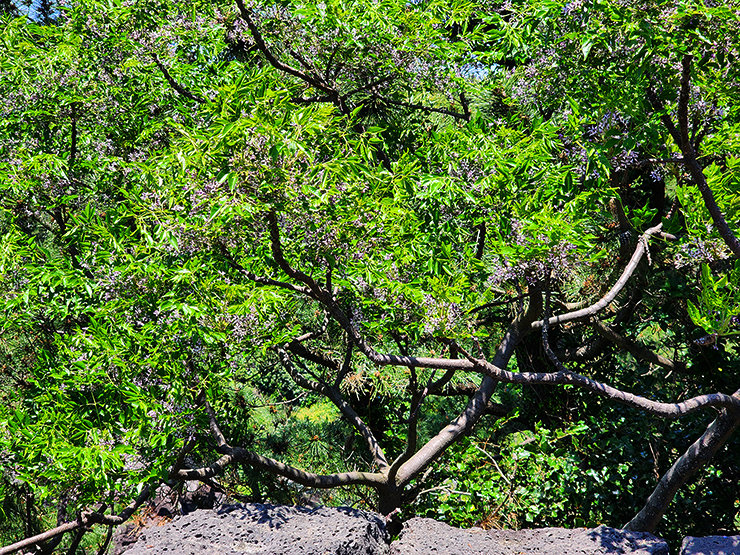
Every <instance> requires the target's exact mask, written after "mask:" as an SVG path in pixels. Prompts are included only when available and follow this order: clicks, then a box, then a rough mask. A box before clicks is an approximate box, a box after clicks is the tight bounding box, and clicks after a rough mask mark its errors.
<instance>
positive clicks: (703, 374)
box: [0, 0, 740, 553]
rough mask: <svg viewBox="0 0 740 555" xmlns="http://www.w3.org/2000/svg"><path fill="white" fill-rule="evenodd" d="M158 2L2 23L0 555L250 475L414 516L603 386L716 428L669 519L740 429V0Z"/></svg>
mask: <svg viewBox="0 0 740 555" xmlns="http://www.w3.org/2000/svg"><path fill="white" fill-rule="evenodd" d="M144 4H145V3H141V4H139V3H133V4H132V5H128V4H126V5H120V6H113V7H111V6H109V5H105V6H103V5H98V4H96V3H95V2H85V3H80V4H79V5H76V6H74V7H71V8H62V10H61V12H60V16H59V19H58V21H57V22H56V24H55V25H53V26H49V25H47V26H41V25H36V24H33V23H30V22H28V21H27V20H24V19H16V20H12V21H11V20H9V21H8V24H7V25H6V27H5V29H4V31H3V35H4V41H3V43H2V44H3V46H2V54H1V57H2V60H3V66H2V67H3V74H2V82H1V84H0V87H2V90H3V99H4V109H3V113H4V117H3V135H2V137H3V139H2V141H3V142H2V147H1V148H2V158H3V162H2V172H3V179H2V183H3V185H2V187H3V202H2V207H3V212H2V220H1V221H2V224H1V225H2V233H3V242H2V245H3V249H2V257H1V258H0V275H2V276H3V280H2V286H1V288H0V299H1V300H2V306H3V310H4V313H5V320H4V323H3V326H2V328H1V330H2V335H1V336H0V337H1V338H2V345H3V351H2V357H3V362H2V364H3V365H4V372H5V373H4V375H3V380H4V381H3V382H2V387H3V396H4V397H3V404H2V411H3V419H2V422H3V424H1V425H0V457H2V460H3V462H4V466H5V467H6V468H7V470H6V471H5V473H4V475H3V481H2V489H0V498H3V499H4V500H5V502H4V505H3V507H5V509H3V510H4V511H5V512H6V514H11V513H12V512H13V511H17V512H18V514H19V516H18V517H16V518H15V520H14V522H20V523H22V524H24V526H25V529H23V530H17V531H16V530H8V531H7V532H3V533H4V534H8V535H10V534H18V535H19V536H24V537H29V538H30V539H28V540H26V541H25V543H24V542H21V543H17V544H14V545H13V546H11V547H9V548H7V549H6V550H3V551H0V552H2V553H5V552H11V551H13V550H18V549H21V548H22V547H23V546H28V545H32V544H40V542H47V543H46V544H44V546H43V547H42V549H43V550H44V551H46V552H51V551H53V550H54V549H56V548H57V547H58V545H59V544H60V542H61V541H62V534H63V533H64V532H72V531H74V532H75V535H74V536H73V538H72V539H71V540H70V541H71V542H72V544H71V547H69V551H71V552H73V551H74V550H75V549H76V548H77V546H78V544H79V543H80V542H82V541H83V540H84V534H85V532H86V530H87V528H86V526H87V525H89V524H92V523H103V524H107V525H109V526H111V527H112V526H115V525H117V524H119V523H121V522H123V521H125V520H126V519H127V518H129V517H130V515H131V514H132V513H133V512H134V511H135V510H136V508H138V507H139V506H141V504H142V503H144V502H145V501H146V500H147V498H148V496H149V494H150V492H151V491H153V490H154V489H156V486H157V485H158V484H159V483H161V482H168V483H170V484H176V483H177V482H178V481H181V480H187V479H197V480H202V481H207V482H209V483H211V484H212V485H214V487H216V486H218V487H223V486H226V485H227V484H234V487H235V488H236V489H237V491H238V492H241V493H246V492H249V497H250V498H252V499H257V498H260V497H261V495H262V494H263V492H262V489H264V488H267V489H268V490H269V491H270V493H272V494H273V495H278V494H279V492H280V490H281V488H285V487H286V486H285V484H286V482H284V481H283V482H281V481H277V482H271V481H270V479H269V478H267V477H266V475H265V474H263V473H258V474H255V473H254V470H255V469H256V470H259V471H267V473H269V474H272V475H275V476H278V477H280V478H281V479H283V480H287V481H289V482H290V483H293V484H299V485H302V486H304V487H306V488H319V489H331V488H335V487H338V486H353V485H355V486H356V485H359V486H365V487H366V488H369V489H370V490H372V491H374V493H375V495H376V500H377V505H376V508H377V509H378V510H379V511H380V512H381V513H382V514H384V515H387V516H389V518H391V517H393V516H394V515H395V514H396V513H397V512H398V510H399V509H401V508H403V507H407V506H409V504H411V503H413V502H414V500H415V499H418V496H419V494H420V492H421V491H422V490H424V489H425V488H426V489H430V488H429V487H428V486H429V485H430V483H432V484H433V480H434V476H433V471H434V464H435V462H436V461H438V460H440V459H441V458H443V457H444V456H445V454H446V453H449V451H450V450H451V449H452V448H453V447H454V446H455V445H456V444H459V443H460V442H466V441H469V440H468V437H469V436H470V434H471V433H473V430H474V428H475V427H476V426H478V428H479V429H480V424H481V422H484V421H485V422H486V423H487V424H488V425H494V424H492V422H493V421H495V419H496V418H500V417H503V416H505V415H507V414H509V415H511V414H512V413H513V411H514V408H515V406H516V405H519V406H527V407H528V408H529V410H530V411H531V412H532V415H531V417H530V418H529V419H527V418H524V417H520V418H518V419H517V420H518V424H517V426H518V429H508V428H507V429H505V430H504V428H501V429H502V430H503V431H502V432H501V433H502V434H511V432H512V431H520V430H521V428H522V427H525V428H526V427H529V428H534V429H537V430H539V429H542V428H541V427H540V424H538V423H537V422H538V421H545V420H549V424H548V426H549V427H550V428H551V429H552V431H551V432H547V433H553V434H556V435H557V433H558V430H561V429H563V428H564V426H565V424H566V423H567V422H565V420H566V419H565V418H564V417H560V416H558V415H560V414H563V412H564V410H565V409H564V407H565V406H566V405H567V404H568V403H569V402H570V401H571V399H573V398H576V397H575V396H576V395H577V394H576V393H573V391H574V390H575V389H581V390H583V391H584V392H585V393H584V394H583V395H581V396H580V397H577V399H578V403H579V404H580V411H581V412H582V413H583V414H582V415H579V416H580V418H582V421H584V422H585V420H586V417H587V416H588V417H589V418H591V419H592V420H591V422H593V423H594V425H593V427H592V428H589V426H588V425H586V424H581V425H579V426H580V428H579V429H580V430H581V431H580V432H579V433H586V431H585V430H589V432H588V433H589V434H592V435H593V436H596V435H597V434H598V433H599V430H598V428H599V426H602V427H604V428H607V427H608V426H606V424H607V422H606V420H605V419H604V418H603V417H600V418H601V419H600V418H599V417H596V416H594V415H593V414H592V413H591V412H590V411H592V410H594V409H591V408H589V407H595V406H596V407H600V406H602V405H601V404H599V402H598V401H597V400H596V399H595V398H596V397H598V396H601V397H605V398H606V399H607V400H608V401H609V402H611V403H623V404H625V405H626V406H628V407H631V409H634V410H635V411H642V412H641V413H639V414H648V415H651V416H653V417H658V418H669V419H673V418H678V417H681V422H682V423H683V422H685V421H687V420H688V423H686V424H677V425H676V427H674V428H672V429H673V430H674V432H672V433H674V434H675V435H676V436H681V437H682V441H688V438H689V437H692V439H693V438H695V437H697V435H699V437H698V439H696V441H694V443H693V444H691V445H690V447H688V449H686V450H685V452H684V454H683V455H681V456H674V457H673V460H671V461H667V460H664V461H663V462H662V463H661V461H660V458H659V457H657V456H656V457H655V468H656V470H655V472H656V473H657V472H658V468H659V467H660V466H661V464H664V465H665V464H670V463H672V466H670V468H669V469H667V471H666V468H662V469H661V472H662V473H663V476H662V478H661V479H660V480H659V481H658V484H657V486H656V487H655V490H654V492H653V494H652V495H650V496H649V498H648V499H647V502H646V503H645V504H644V507H643V508H642V510H639V512H638V513H637V515H636V516H634V518H632V519H631V520H630V521H629V523H627V527H629V528H631V529H635V530H648V531H653V530H655V529H656V526H657V524H658V522H659V521H660V519H661V518H662V516H663V514H664V513H665V511H666V509H667V508H668V506H669V504H670V503H671V501H672V499H673V498H674V495H675V494H676V492H677V490H678V489H679V488H680V487H682V486H683V485H685V484H686V483H687V481H688V480H689V479H690V478H691V477H692V476H693V475H695V473H696V472H698V471H699V470H700V469H701V468H702V467H704V466H705V465H706V464H707V463H708V461H709V460H710V459H711V458H712V456H713V455H715V454H716V453H718V452H719V451H720V450H721V449H722V448H723V446H725V444H726V443H727V442H728V440H729V438H730V436H731V434H732V432H733V431H734V429H735V428H736V427H737V426H738V424H740V391H735V389H736V388H737V384H736V382H735V381H734V376H735V375H736V374H735V372H736V371H737V370H738V369H737V368H736V364H737V362H736V357H735V349H736V348H737V342H736V340H735V339H734V334H735V333H736V331H735V330H736V317H737V315H738V309H737V307H738V299H737V294H736V293H735V291H736V290H737V285H738V279H739V278H740V274H738V272H740V270H738V269H733V263H734V259H735V258H736V257H737V256H738V254H740V249H739V248H738V243H737V239H736V236H735V230H736V227H737V218H738V215H737V210H738V205H737V202H736V199H737V194H738V177H737V175H738V172H737V171H736V169H737V165H738V154H737V153H738V148H739V146H740V145H738V143H737V136H738V133H737V126H738V113H737V107H736V106H735V103H734V102H733V98H734V95H736V90H735V89H736V83H737V77H738V76H737V70H736V69H735V64H734V61H735V58H736V56H737V55H738V54H737V43H736V42H735V41H736V37H737V36H738V34H737V33H736V32H733V31H735V30H737V26H738V13H737V8H736V7H735V6H734V5H733V6H727V5H723V6H721V7H716V6H715V7H708V6H705V5H699V4H696V5H695V4H693V3H691V2H688V3H685V4H680V5H677V6H667V5H665V4H660V3H655V4H652V3H648V4H644V5H640V6H637V5H627V6H623V5H620V4H616V3H612V2H594V3H590V4H589V5H588V6H584V5H582V4H577V3H569V4H565V5H563V4H562V3H556V2H541V1H532V2H520V3H516V4H510V3H509V4H506V5H501V6H498V5H493V6H489V5H485V4H483V3H480V4H479V3H476V2H469V3H456V4H454V5H450V3H448V2H442V1H430V2H419V3H412V4H407V3H405V2H393V1H387V2H382V3H374V2H364V1H358V2H351V3H348V2H341V3H340V2H329V3H319V4H315V5H314V4H312V3H308V4H301V3H292V2H291V3H287V4H275V5H274V4H268V3H265V4H259V3H255V4H249V5H248V4H245V3H243V2H242V1H241V0H239V1H237V3H236V5H232V4H229V3H225V4H213V3H207V4H205V3H204V4H200V3H196V4H192V3H188V4H185V3H178V2H176V3H172V2H169V3H155V4H156V5H152V3H151V2H149V3H146V5H144ZM153 14H156V15H153ZM728 37H729V38H728ZM702 264H703V265H702ZM651 320H652V321H653V322H654V323H655V324H656V327H651V326H650V325H648V324H650V323H651V322H650V321H651ZM700 330H701V331H700ZM701 336H703V337H701ZM715 348H716V349H715ZM671 351H672V353H671ZM640 361H646V362H647V363H649V364H650V365H651V368H652V372H651V374H650V375H649V377H647V378H646V377H645V376H642V375H641V374H643V373H644V372H643V370H644V369H645V368H644V366H642V365H641V362H640ZM722 368H724V369H727V370H728V371H727V372H721V371H720V369H722ZM655 369H666V370H667V372H668V373H667V375H666V376H663V375H661V376H657V375H656V374H655V372H656V370H655ZM661 371H662V370H661ZM671 375H673V376H675V377H671V378H670V379H669V376H671ZM507 384H513V385H517V384H518V385H521V386H522V388H520V389H511V388H509V387H507ZM542 387H544V388H545V389H542ZM574 388H575V389H574ZM733 391H734V393H733ZM530 392H533V393H534V394H535V395H539V396H540V397H539V399H540V402H539V403H538V405H537V406H534V405H533V404H531V403H530V404H528V401H527V396H528V395H530ZM707 392H709V393H707ZM322 400H323V401H322ZM279 403H284V405H279ZM246 405H252V406H255V405H266V407H259V406H256V407H254V408H253V410H252V411H251V412H250V411H248V410H245V406H246ZM278 406H285V407H289V408H290V410H291V411H292V410H296V411H300V410H303V409H309V410H308V413H309V414H313V415H314V416H315V415H316V414H320V413H321V411H328V413H329V414H334V415H336V416H332V417H330V418H327V419H325V420H324V421H323V422H324V423H325V427H324V428H323V429H322V428H321V426H319V425H318V424H311V423H310V422H311V421H310V420H309V421H308V423H306V421H303V420H301V421H299V420H297V419H296V418H291V417H290V415H289V414H287V412H286V413H285V414H284V415H283V412H281V411H283V410H285V411H287V409H279V408H277V407H278ZM440 407H443V408H444V410H445V411H449V414H450V415H453V414H454V415H453V416H449V415H448V417H447V418H446V419H445V418H438V417H437V416H436V415H435V412H437V411H436V409H438V408H440ZM712 408H713V409H715V410H716V411H717V415H716V417H715V418H714V420H713V421H712V422H710V423H709V424H708V425H707V423H706V422H704V421H702V420H701V419H697V418H695V416H696V415H697V414H698V413H700V412H701V411H703V410H705V409H712ZM262 409H267V412H266V414H265V413H264V412H260V411H261V410H262ZM332 411H333V412H332ZM453 411H454V412H453ZM275 414H281V415H283V416H281V421H280V422H278V423H276V418H275V417H274V416H271V415H275ZM631 414H633V412H632V411H631ZM558 418H559V419H560V422H557V420H558ZM260 419H261V420H260ZM568 419H570V420H571V421H572V418H571V417H570V416H568ZM510 420H511V419H508V420H506V422H509V421H510ZM502 422H503V420H502ZM312 426H317V427H312ZM326 426H334V427H333V428H331V429H332V430H333V433H334V434H336V435H338V436H339V437H342V438H346V439H345V440H344V442H343V447H341V449H342V452H343V453H345V454H346V455H347V456H346V460H344V459H345V457H341V456H337V455H336V451H337V450H339V449H340V446H339V444H340V443H342V442H339V441H336V442H334V443H332V442H331V441H329V440H325V439H324V438H322V437H320V435H319V434H318V433H316V434H314V433H313V432H314V431H318V430H322V433H326V432H327V429H328V428H327V427H326ZM700 427H702V428H704V431H703V432H697V431H696V430H697V429H698V428H700ZM309 430H310V431H309ZM675 430H678V431H675ZM629 433H630V434H634V435H635V436H636V437H638V438H642V439H643V441H648V442H649V441H650V438H647V437H646V436H647V435H648V434H649V433H651V432H650V430H646V431H644V432H643V430H642V429H634V428H632V429H630V430H629ZM353 434H354V435H356V436H357V437H358V439H359V438H361V440H362V441H361V442H360V443H359V444H355V443H354V440H353ZM689 434H694V435H693V436H690V435H689ZM566 435H567V434H566ZM303 436H305V440H306V443H307V445H308V446H307V447H306V448H305V449H303V452H301V453H299V454H295V453H291V451H290V448H289V447H288V444H287V443H288V440H286V439H285V438H286V437H288V438H290V437H293V438H298V437H303ZM661 437H667V435H666V436H661ZM473 445H475V444H473ZM650 445H651V448H652V443H651V444H650ZM332 449H334V453H332ZM669 454H670V455H672V452H671V451H669ZM217 455H218V457H217ZM304 455H305V457H306V459H310V460H311V462H312V463H313V465H314V468H313V469H312V468H307V467H305V466H304V462H305V461H304V460H303V459H302V457H303V456H304ZM481 456H483V457H485V452H484V453H483V454H481ZM353 458H354V459H353ZM664 458H665V457H664ZM491 460H493V461H494V464H495V458H493V459H491ZM355 461H357V462H355ZM624 462H625V461H621V460H609V464H610V465H612V466H617V465H620V464H622V463H624ZM583 464H585V462H584V463H583ZM316 468H319V469H321V470H318V471H316V472H313V471H312V470H314V469H316ZM496 469H498V470H499V471H500V468H499V467H498V466H496ZM430 471H431V472H432V474H430ZM501 476H502V477H504V478H506V477H505V475H504V474H503V473H501ZM216 478H219V479H220V480H221V482H220V484H221V486H219V483H217V482H215V481H214V479H216ZM630 479H632V478H630ZM507 480H508V479H507ZM245 481H246V483H247V484H248V487H246V488H244V487H243V486H240V484H242V483H244V482H245ZM430 481H431V482H430ZM432 487H434V485H432ZM361 495H364V494H361ZM507 495H509V496H510V495H511V488H510V490H509V493H508V494H507ZM10 500H22V501H14V503H15V504H13V503H11V502H10ZM132 500H133V501H132ZM504 501H505V500H504ZM637 502H639V501H635V503H637ZM50 504H53V506H54V513H55V516H56V518H57V524H58V527H57V528H54V529H52V530H51V531H49V532H47V533H46V534H41V535H39V534H40V533H41V530H39V529H35V528H34V526H35V525H34V524H32V523H38V519H37V518H36V515H35V513H36V512H44V511H46V512H49V507H50V506H51V505H50ZM632 506H636V505H635V504H634V503H631V504H630V508H631V507H632ZM83 510H84V511H86V512H82V513H80V516H79V517H78V518H77V519H76V520H71V521H70V520H69V518H70V515H71V514H74V513H75V512H78V511H83ZM635 510H636V509H635ZM633 514H634V513H633ZM614 524H616V525H620V524H622V525H623V524H625V522H619V523H614Z"/></svg>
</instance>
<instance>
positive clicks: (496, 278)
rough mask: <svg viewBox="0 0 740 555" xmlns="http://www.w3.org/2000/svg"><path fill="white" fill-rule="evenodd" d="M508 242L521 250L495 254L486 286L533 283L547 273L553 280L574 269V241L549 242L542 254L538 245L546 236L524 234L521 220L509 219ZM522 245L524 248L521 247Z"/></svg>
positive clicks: (540, 244)
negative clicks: (512, 254)
mask: <svg viewBox="0 0 740 555" xmlns="http://www.w3.org/2000/svg"><path fill="white" fill-rule="evenodd" d="M509 243H510V244H513V245H516V246H518V247H520V249H519V250H520V251H522V252H523V253H524V254H523V255H521V256H519V257H517V258H511V257H507V256H497V257H495V258H494V259H493V260H492V261H491V263H490V264H489V265H491V266H493V271H492V272H491V274H490V276H489V277H488V280H487V285H488V286H496V285H500V284H502V283H506V282H509V283H511V282H515V283H516V282H522V281H526V282H528V283H534V282H536V281H539V280H542V279H544V278H545V277H547V275H548V274H550V275H551V277H552V279H554V280H557V281H565V280H567V279H568V278H570V277H572V275H573V273H574V271H575V270H576V267H577V260H576V258H577V257H576V254H577V253H576V246H575V245H574V244H573V243H570V242H568V241H559V242H557V243H555V244H552V245H550V248H549V249H547V251H546V253H544V254H543V252H542V249H541V246H542V245H543V244H547V238H546V237H544V236H538V237H528V236H525V235H524V234H523V226H522V224H521V222H512V231H511V234H510V235H509ZM521 247H524V248H523V249H521ZM527 251H530V252H527ZM530 253H531V254H530Z"/></svg>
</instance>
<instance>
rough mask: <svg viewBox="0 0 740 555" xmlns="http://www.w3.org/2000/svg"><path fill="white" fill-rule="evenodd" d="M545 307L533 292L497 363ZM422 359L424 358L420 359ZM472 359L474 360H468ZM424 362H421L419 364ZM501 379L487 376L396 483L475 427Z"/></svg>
mask: <svg viewBox="0 0 740 555" xmlns="http://www.w3.org/2000/svg"><path fill="white" fill-rule="evenodd" d="M541 310H542V296H541V295H532V296H531V298H530V303H529V307H528V309H527V312H526V313H524V314H522V315H520V316H519V317H517V318H516V319H515V320H514V322H512V324H511V325H510V326H509V329H508V330H507V332H506V335H505V336H504V338H503V340H502V341H501V343H500V344H499V347H498V349H497V351H496V355H495V356H494V359H493V362H494V364H495V365H498V366H501V367H503V368H505V367H506V366H507V365H508V363H509V360H510V359H511V356H512V355H513V354H514V349H516V347H517V345H518V344H519V341H520V340H521V338H522V337H523V336H524V335H525V334H526V333H527V332H528V330H529V328H530V324H531V322H532V320H534V319H535V318H536V317H537V316H538V315H539V314H540V312H541ZM463 360H464V359H460V360H450V361H449V362H450V363H459V362H461V361H463ZM418 361H419V362H421V359H418ZM465 362H470V361H467V360H466V361H465ZM419 366H421V365H419ZM497 383H498V380H497V379H496V378H492V377H490V376H484V378H483V380H482V381H481V385H480V387H479V388H478V391H477V392H476V393H475V395H473V397H472V398H471V399H470V401H469V402H468V404H467V406H466V407H465V410H464V411H463V412H462V413H461V414H460V416H458V417H457V418H455V420H453V421H452V422H450V423H449V424H448V425H447V426H445V427H444V428H443V429H442V430H441V431H440V432H439V433H438V434H437V435H436V436H435V437H433V438H432V439H431V440H429V441H428V442H427V443H426V445H424V446H423V447H422V448H421V449H419V451H417V452H416V454H414V456H412V457H411V458H410V459H409V460H408V461H407V462H406V463H404V464H403V466H402V467H401V468H400V469H399V470H398V474H397V476H396V484H397V485H398V486H403V485H405V484H408V483H409V481H411V480H412V479H413V478H415V477H416V476H417V475H419V473H421V472H422V471H423V470H424V468H426V467H427V466H428V465H429V464H430V463H431V462H432V461H434V460H435V459H436V458H437V457H439V456H440V455H441V454H442V453H443V452H444V451H445V450H446V449H447V448H448V447H449V446H450V445H452V444H453V443H455V442H456V441H457V440H458V439H459V438H460V436H462V435H463V434H465V433H466V432H468V431H470V430H471V429H472V427H473V426H474V425H475V424H476V423H477V422H478V420H480V418H481V417H482V416H483V415H484V414H486V412H487V408H488V402H489V400H490V398H491V395H492V394H493V392H494V390H495V388H496V384H497Z"/></svg>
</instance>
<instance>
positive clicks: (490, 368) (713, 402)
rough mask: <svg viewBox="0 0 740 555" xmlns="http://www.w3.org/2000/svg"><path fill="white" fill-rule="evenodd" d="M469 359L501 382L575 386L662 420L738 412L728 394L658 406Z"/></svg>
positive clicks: (582, 382) (570, 376)
mask: <svg viewBox="0 0 740 555" xmlns="http://www.w3.org/2000/svg"><path fill="white" fill-rule="evenodd" d="M470 360H471V361H472V362H473V364H474V366H475V368H476V369H477V370H478V371H480V372H482V373H484V374H485V375H487V376H490V377H492V378H494V379H497V380H499V381H502V382H506V383H519V384H528V385H539V384H548V385H566V384H568V385H575V386H578V387H580V388H583V389H586V390H589V391H591V392H593V393H596V394H597V395H601V396H603V397H607V398H609V399H612V400H614V401H617V402H619V403H623V404H625V405H628V406H631V407H634V408H638V409H642V410H644V411H646V412H649V413H650V414H654V415H656V416H660V417H663V418H678V417H679V416H685V415H687V414H691V413H692V412H696V411H697V410H699V409H702V408H706V407H723V408H724V407H734V408H736V409H740V397H735V396H732V395H727V394H726V393H707V394H706V395H698V396H696V397H692V398H691V399H687V400H686V401H682V402H681V403H661V402H659V401H651V400H650V399H646V398H645V397H642V396H640V395H635V394H634V393H628V392H626V391H622V390H619V389H617V388H615V387H612V386H610V385H607V384H605V383H601V382H597V381H596V380H592V379H591V378H588V377H586V376H582V375H581V374H576V373H575V372H571V371H569V370H566V369H564V370H561V371H559V372H510V371H508V370H504V369H503V368H500V367H498V366H496V365H494V364H491V363H490V362H488V361H485V360H479V359H475V358H472V357H470Z"/></svg>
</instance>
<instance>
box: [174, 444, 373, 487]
mask: <svg viewBox="0 0 740 555" xmlns="http://www.w3.org/2000/svg"><path fill="white" fill-rule="evenodd" d="M236 463H240V464H248V465H250V466H253V467H255V468H259V469H262V470H267V471H268V472H271V473H272V474H277V475H278V476H282V477H284V478H288V479H289V480H292V481H293V482H297V483H299V484H302V485H304V486H309V487H313V488H321V489H327V488H334V487H337V486H349V485H353V484H362V485H366V486H371V487H382V486H384V485H385V475H384V474H381V473H377V472H340V473H337V474H313V473H311V472H304V471H303V470H300V469H299V468H295V467H293V466H289V465H287V464H284V463H281V462H280V461H276V460H275V459H270V458H268V457H263V456H262V455H258V454H257V453H254V452H252V451H248V450H246V449H244V448H242V447H233V448H231V449H230V452H229V453H228V454H226V455H224V456H222V457H221V458H220V459H218V460H217V461H216V462H215V463H213V464H212V465H211V466H207V467H203V468H193V469H188V470H179V471H178V472H176V473H175V477H177V478H180V479H182V480H204V479H208V478H212V477H213V476H216V475H218V474H220V473H221V471H222V470H223V469H224V468H226V467H227V466H230V465H232V464H236Z"/></svg>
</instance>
